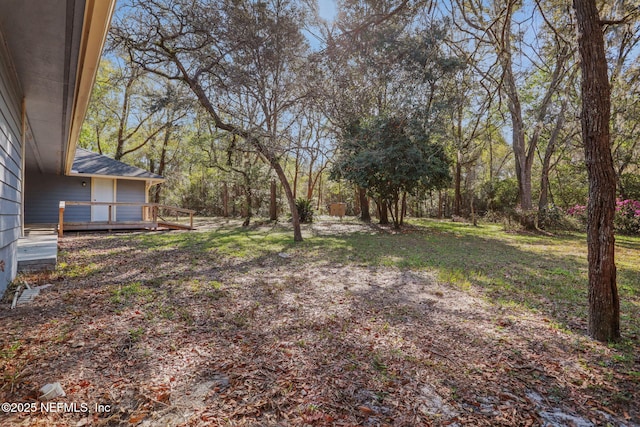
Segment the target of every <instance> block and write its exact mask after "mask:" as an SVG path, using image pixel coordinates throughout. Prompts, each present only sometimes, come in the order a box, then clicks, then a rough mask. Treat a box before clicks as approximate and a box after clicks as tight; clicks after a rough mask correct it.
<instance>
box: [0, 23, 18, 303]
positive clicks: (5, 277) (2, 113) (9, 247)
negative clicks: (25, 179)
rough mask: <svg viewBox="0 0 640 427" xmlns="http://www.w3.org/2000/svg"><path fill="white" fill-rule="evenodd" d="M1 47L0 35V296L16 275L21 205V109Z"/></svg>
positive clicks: (2, 46)
mask: <svg viewBox="0 0 640 427" xmlns="http://www.w3.org/2000/svg"><path fill="white" fill-rule="evenodd" d="M4 46H5V44H4V40H3V39H2V35H1V34H0V267H2V268H0V295H1V294H3V293H4V291H5V289H6V287H7V284H8V283H9V282H10V281H11V280H13V278H14V277H15V275H16V270H17V259H16V253H17V241H18V237H19V236H20V215H21V209H20V205H21V202H22V136H21V133H22V132H21V129H22V114H21V110H22V109H21V101H20V97H19V96H18V93H19V91H18V89H17V88H18V85H17V83H16V81H15V78H14V73H13V70H12V69H10V68H9V67H8V64H10V63H11V62H10V60H9V55H8V53H7V52H6V50H5V49H4ZM2 270H4V271H2Z"/></svg>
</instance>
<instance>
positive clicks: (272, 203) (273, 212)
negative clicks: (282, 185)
mask: <svg viewBox="0 0 640 427" xmlns="http://www.w3.org/2000/svg"><path fill="white" fill-rule="evenodd" d="M276 196H277V194H276V181H275V180H274V179H272V180H271V195H270V198H269V219H270V220H271V221H276V220H277V219H278V205H277V203H276V202H277V197H276Z"/></svg>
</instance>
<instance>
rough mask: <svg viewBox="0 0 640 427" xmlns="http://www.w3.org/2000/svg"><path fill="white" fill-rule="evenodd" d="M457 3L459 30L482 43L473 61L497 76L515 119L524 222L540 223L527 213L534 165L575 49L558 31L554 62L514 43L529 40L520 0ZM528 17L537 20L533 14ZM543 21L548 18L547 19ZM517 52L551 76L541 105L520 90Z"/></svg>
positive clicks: (491, 77)
mask: <svg viewBox="0 0 640 427" xmlns="http://www.w3.org/2000/svg"><path fill="white" fill-rule="evenodd" d="M455 5H456V11H457V13H458V16H459V17H460V19H456V20H454V21H455V22H459V23H464V25H463V24H458V29H459V30H460V31H462V32H464V33H466V34H467V35H468V37H469V41H473V43H474V44H475V45H476V47H477V48H476V54H477V55H479V56H480V57H479V58H480V59H481V60H478V58H476V59H475V60H473V61H471V64H472V66H474V67H475V69H476V71H477V72H479V73H481V74H482V75H483V77H485V78H486V79H487V80H488V81H491V82H492V84H493V85H494V87H496V89H497V90H498V91H499V93H500V94H501V95H503V96H504V98H505V99H506V104H507V108H508V111H509V116H510V119H511V129H512V146H513V153H514V155H515V160H516V162H515V169H516V177H517V179H518V190H519V201H520V206H521V207H522V209H523V210H524V211H525V214H524V215H523V216H522V224H523V225H524V226H525V227H527V228H534V227H535V223H534V217H533V216H532V215H529V214H527V211H531V210H532V209H533V195H532V166H533V161H534V159H535V153H536V147H537V144H538V141H539V139H540V135H541V132H542V129H543V126H542V124H543V122H544V120H545V119H546V118H547V114H548V111H549V107H550V105H551V101H552V99H553V95H554V93H556V91H557V90H558V87H559V85H560V83H561V81H562V79H563V78H564V76H565V75H566V73H567V68H566V63H567V61H568V59H569V58H570V57H571V54H572V53H571V50H570V45H569V43H568V41H567V40H566V39H565V38H563V37H562V36H561V35H560V34H559V33H557V34H556V36H557V37H555V38H554V39H553V43H554V44H555V45H556V46H555V52H556V54H555V55H554V56H553V58H554V62H551V63H547V62H546V61H544V60H543V58H542V56H541V55H540V53H539V52H536V49H535V46H527V49H521V48H520V49H518V46H514V44H516V43H517V44H518V45H521V46H523V45H526V42H525V40H524V36H523V34H522V32H524V30H523V29H522V28H521V27H522V25H523V24H522V23H520V22H516V19H515V16H516V14H517V13H518V12H519V11H520V1H519V0H507V1H491V2H484V1H481V0H456V1H455ZM534 10H535V9H534ZM532 13H535V12H532ZM543 18H544V16H543ZM528 20H529V21H531V20H532V18H528ZM543 22H548V21H546V20H543ZM514 27H516V28H514ZM525 50H527V51H532V52H534V54H535V55H536V56H537V57H531V56H527V53H525ZM516 56H519V57H520V58H521V61H523V62H525V63H531V64H532V68H533V69H535V70H543V71H544V73H545V74H546V75H547V76H548V79H547V83H546V88H545V89H544V91H542V92H541V94H542V96H541V97H540V99H539V100H537V102H536V105H535V106H533V105H528V106H523V96H522V94H521V91H520V87H522V86H523V82H522V75H523V73H522V69H521V68H520V67H519V65H518V61H517V60H516V58H515V57H516ZM491 58H493V60H492V59H491ZM527 107H528V108H527ZM526 109H529V110H530V112H529V114H530V116H531V118H530V120H531V122H532V123H531V125H530V126H526V125H525V120H526V119H527V117H526V114H525V113H526ZM527 130H529V131H527Z"/></svg>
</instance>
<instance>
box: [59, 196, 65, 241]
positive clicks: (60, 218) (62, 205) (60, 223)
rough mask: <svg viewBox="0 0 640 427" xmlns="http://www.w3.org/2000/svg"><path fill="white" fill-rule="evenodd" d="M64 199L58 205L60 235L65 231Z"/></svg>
mask: <svg viewBox="0 0 640 427" xmlns="http://www.w3.org/2000/svg"><path fill="white" fill-rule="evenodd" d="M64 207H65V203H64V201H60V205H59V206H58V237H62V234H63V233H64V227H63V224H64Z"/></svg>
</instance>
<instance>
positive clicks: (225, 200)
mask: <svg viewBox="0 0 640 427" xmlns="http://www.w3.org/2000/svg"><path fill="white" fill-rule="evenodd" d="M222 216H223V217H225V218H226V217H228V216H229V186H228V185H227V182H226V181H225V182H223V183H222Z"/></svg>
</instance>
